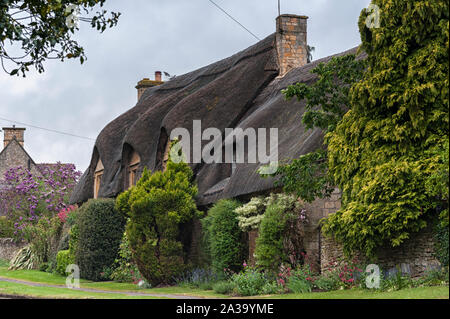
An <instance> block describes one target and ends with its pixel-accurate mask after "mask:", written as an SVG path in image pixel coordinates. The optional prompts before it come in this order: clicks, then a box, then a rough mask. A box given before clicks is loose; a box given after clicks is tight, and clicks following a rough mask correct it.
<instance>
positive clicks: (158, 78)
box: [155, 71, 162, 82]
mask: <svg viewBox="0 0 450 319" xmlns="http://www.w3.org/2000/svg"><path fill="white" fill-rule="evenodd" d="M155 81H156V82H162V73H161V71H156V72H155Z"/></svg>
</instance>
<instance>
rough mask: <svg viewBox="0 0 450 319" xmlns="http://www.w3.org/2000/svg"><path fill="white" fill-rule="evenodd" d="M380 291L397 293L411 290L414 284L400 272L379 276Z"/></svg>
mask: <svg viewBox="0 0 450 319" xmlns="http://www.w3.org/2000/svg"><path fill="white" fill-rule="evenodd" d="M380 281H381V287H380V288H381V290H384V291H397V290H401V289H405V288H411V287H413V286H414V283H413V281H412V279H411V277H410V276H405V275H403V274H402V272H401V271H400V270H398V271H396V273H395V274H394V275H391V276H383V275H382V276H381V280H380Z"/></svg>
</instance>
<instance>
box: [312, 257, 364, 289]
mask: <svg viewBox="0 0 450 319" xmlns="http://www.w3.org/2000/svg"><path fill="white" fill-rule="evenodd" d="M361 268H362V267H359V266H358V262H357V259H353V260H352V261H350V262H348V261H345V260H343V259H342V260H338V259H332V260H331V262H330V263H328V264H327V265H325V271H324V273H323V274H322V277H323V278H325V279H323V280H322V281H323V283H325V282H326V281H327V280H328V281H327V285H328V286H330V287H332V288H331V289H330V290H332V289H348V288H353V287H357V286H358V283H359V279H361V278H362V277H363V270H362V269H361ZM318 288H320V289H323V288H324V287H318Z"/></svg>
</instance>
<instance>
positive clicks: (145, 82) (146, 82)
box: [136, 71, 163, 101]
mask: <svg viewBox="0 0 450 319" xmlns="http://www.w3.org/2000/svg"><path fill="white" fill-rule="evenodd" d="M161 84H163V81H162V73H161V72H160V71H156V72H155V80H154V81H152V80H150V79H149V78H143V79H142V80H141V81H139V82H138V84H137V85H136V89H137V93H138V101H139V100H140V99H141V97H142V95H143V94H144V92H145V90H147V89H148V88H151V87H154V86H158V85H161Z"/></svg>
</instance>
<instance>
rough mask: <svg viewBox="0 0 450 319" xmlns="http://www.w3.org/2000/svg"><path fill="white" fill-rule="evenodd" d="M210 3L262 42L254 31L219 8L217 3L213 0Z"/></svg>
mask: <svg viewBox="0 0 450 319" xmlns="http://www.w3.org/2000/svg"><path fill="white" fill-rule="evenodd" d="M208 1H209V2H211V3H212V4H213V5H215V6H216V7H217V8H219V10H220V11H222V12H223V13H225V14H226V15H227V16H228V17H229V18H230V19H232V20H233V21H234V22H236V23H237V24H239V25H240V26H241V27H242V28H243V29H244V30H245V31H247V32H248V33H250V34H251V35H252V36H254V37H255V38H256V39H257V40H258V41H261V39H260V38H258V37H257V36H256V35H255V34H254V33H253V32H252V31H250V30H249V29H247V28H246V27H245V26H244V25H243V24H242V23H240V22H239V21H238V20H236V19H235V18H234V17H233V16H232V15H231V14H229V13H228V12H226V11H225V9H223V8H222V7H221V6H219V5H218V4H217V3H215V2H214V1H212V0H208Z"/></svg>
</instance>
